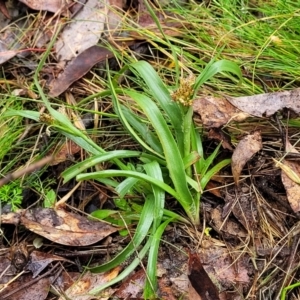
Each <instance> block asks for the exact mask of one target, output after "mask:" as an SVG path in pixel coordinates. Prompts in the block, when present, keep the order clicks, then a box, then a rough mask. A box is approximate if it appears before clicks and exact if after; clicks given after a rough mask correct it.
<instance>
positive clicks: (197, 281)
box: [188, 253, 220, 300]
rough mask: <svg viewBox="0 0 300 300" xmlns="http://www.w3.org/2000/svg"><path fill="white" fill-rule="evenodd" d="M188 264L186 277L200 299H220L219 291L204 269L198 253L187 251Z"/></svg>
mask: <svg viewBox="0 0 300 300" xmlns="http://www.w3.org/2000/svg"><path fill="white" fill-rule="evenodd" d="M188 266H189V275H188V277H189V280H190V284H191V286H192V287H193V288H194V289H195V291H196V292H197V293H198V295H199V296H200V299H202V300H205V299H214V300H220V298H219V291H218V289H217V288H216V287H215V285H214V284H213V282H212V280H211V279H210V277H209V276H208V275H207V273H206V271H205V270H204V268H203V265H202V263H201V261H200V258H199V255H198V254H195V253H189V262H188Z"/></svg>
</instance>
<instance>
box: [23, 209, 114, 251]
mask: <svg viewBox="0 0 300 300" xmlns="http://www.w3.org/2000/svg"><path fill="white" fill-rule="evenodd" d="M21 224H23V225H24V226H25V227H26V228H27V229H29V230H30V231H33V232H34V233H36V234H39V235H41V236H43V237H45V238H47V239H49V240H51V241H53V242H55V243H58V244H62V245H68V246H87V245H91V244H94V243H96V242H98V241H100V240H102V239H104V238H105V237H107V236H108V235H110V234H111V233H113V232H115V231H117V228H115V227H112V226H110V225H108V224H106V223H104V222H100V221H91V220H88V219H87V218H86V217H83V216H80V215H76V214H74V213H70V212H67V211H64V210H61V209H58V210H54V209H51V208H35V209H32V210H27V211H26V212H25V213H24V214H23V215H22V216H21Z"/></svg>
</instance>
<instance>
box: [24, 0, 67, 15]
mask: <svg viewBox="0 0 300 300" xmlns="http://www.w3.org/2000/svg"><path fill="white" fill-rule="evenodd" d="M19 1H20V2H22V3H24V4H25V5H27V6H28V7H30V8H32V9H34V10H46V11H50V12H53V13H56V12H58V11H59V10H61V12H63V10H64V9H66V8H67V5H68V1H67V0H19Z"/></svg>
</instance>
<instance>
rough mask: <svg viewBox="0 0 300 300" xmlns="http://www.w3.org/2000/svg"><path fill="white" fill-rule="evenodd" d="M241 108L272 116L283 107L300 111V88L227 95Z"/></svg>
mask: <svg viewBox="0 0 300 300" xmlns="http://www.w3.org/2000/svg"><path fill="white" fill-rule="evenodd" d="M226 99H227V100H228V101H229V102H230V103H231V104H232V105H234V106H235V107H236V108H238V109H239V110H241V111H243V112H244V113H248V114H250V115H252V116H256V117H260V118H262V117H270V116H272V115H274V114H275V113H276V112H277V111H279V110H282V109H283V108H288V109H291V110H293V111H294V112H295V113H296V114H299V113H300V88H297V89H294V90H291V91H284V92H275V93H267V94H259V95H255V96H248V97H237V98H233V97H226Z"/></svg>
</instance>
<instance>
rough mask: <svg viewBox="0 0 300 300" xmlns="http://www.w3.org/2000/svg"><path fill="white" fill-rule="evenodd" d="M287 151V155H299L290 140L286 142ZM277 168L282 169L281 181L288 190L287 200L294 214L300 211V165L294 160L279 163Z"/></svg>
mask: <svg viewBox="0 0 300 300" xmlns="http://www.w3.org/2000/svg"><path fill="white" fill-rule="evenodd" d="M285 145H286V146H285V151H286V152H287V153H299V152H298V151H297V150H296V149H295V147H293V146H292V145H291V143H290V142H289V140H288V139H286V141H285ZM273 160H274V162H275V163H276V167H279V168H280V169H281V171H282V172H281V180H282V183H283V185H284V188H285V190H286V194H287V199H288V201H289V203H290V206H291V208H292V210H293V211H294V212H299V211H300V200H299V199H300V163H299V161H296V160H295V161H293V160H285V159H284V160H282V161H277V160H275V159H273Z"/></svg>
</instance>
